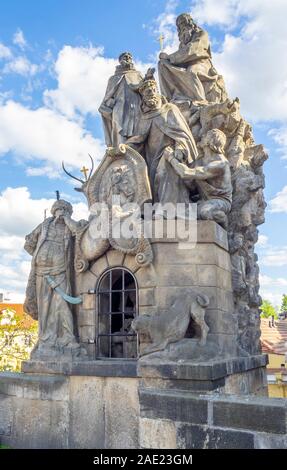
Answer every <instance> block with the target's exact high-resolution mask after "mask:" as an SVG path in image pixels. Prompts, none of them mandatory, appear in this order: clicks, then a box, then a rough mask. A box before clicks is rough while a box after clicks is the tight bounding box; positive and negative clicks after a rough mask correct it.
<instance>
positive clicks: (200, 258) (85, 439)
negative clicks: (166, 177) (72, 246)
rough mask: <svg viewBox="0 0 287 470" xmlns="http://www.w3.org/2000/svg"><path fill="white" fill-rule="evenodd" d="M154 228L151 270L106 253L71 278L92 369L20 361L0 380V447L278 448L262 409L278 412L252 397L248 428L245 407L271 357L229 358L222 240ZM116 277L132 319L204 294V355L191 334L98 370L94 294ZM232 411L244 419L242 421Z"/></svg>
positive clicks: (208, 228)
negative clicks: (125, 282) (129, 283)
mask: <svg viewBox="0 0 287 470" xmlns="http://www.w3.org/2000/svg"><path fill="white" fill-rule="evenodd" d="M160 223H161V222H160V221H155V222H153V223H152V227H151V228H152V230H154V233H153V236H152V237H151V244H152V249H153V254H154V260H153V263H152V264H150V265H149V266H140V265H138V264H137V262H136V260H135V257H134V256H132V255H125V254H123V253H120V252H118V251H115V250H109V251H108V252H107V253H106V254H105V255H104V256H102V257H101V258H100V259H98V260H97V261H96V262H94V263H93V264H92V265H91V266H90V269H89V270H88V271H86V272H85V273H82V274H79V275H78V276H77V282H76V289H77V294H81V295H82V296H83V304H82V305H81V306H80V307H79V308H78V311H77V326H78V332H79V338H80V342H81V344H82V345H83V346H84V347H85V348H86V349H87V351H88V360H81V361H75V360H74V361H66V360H62V361H55V362H53V361H45V362H43V361H26V362H24V363H23V364H22V371H23V373H22V374H0V398H1V402H0V404H1V409H0V417H1V420H0V423H2V424H0V442H1V441H2V442H3V443H4V444H5V443H6V444H8V445H11V446H12V447H31V448H39V447H48V448H53V447H59V448H67V447H71V448H87V447H89V448H140V447H146V448H150V447H158V448H164V447H166V446H167V447H174V448H182V447H183V448H184V447H193V448H195V447H204V445H205V442H206V439H207V440H208V439H211V442H213V441H212V439H213V437H214V436H215V438H216V439H217V441H216V442H217V444H216V445H217V447H219V448H221V447H223V448H224V447H232V445H235V447H236V445H237V444H238V445H237V447H238V446H239V447H240V445H242V447H243V448H244V447H260V446H263V447H264V446H265V447H268V446H271V445H272V442H276V445H280V443H282V442H283V441H282V432H283V428H284V426H283V424H282V423H283V421H282V420H281V419H280V420H279V421H280V423H281V424H282V425H281V424H280V423H279V424H280V426H281V427H280V426H279V425H278V426H279V427H276V424H274V425H273V427H272V426H271V427H270V426H269V427H268V426H267V425H265V424H264V413H265V411H264V410H267V412H268V413H271V412H272V410H275V411H276V413H277V414H278V413H279V414H280V412H282V413H283V412H284V413H285V414H286V410H285V408H284V406H285V405H284V406H283V404H282V403H281V402H280V404H278V406H277V405H272V406H273V408H272V406H271V407H270V406H269V404H268V400H267V399H265V400H267V401H266V402H264V399H263V398H261V399H259V398H252V400H253V401H254V400H255V401H254V403H253V402H252V403H253V404H254V406H253V408H252V410H257V409H258V410H259V413H261V415H260V416H261V418H260V419H261V421H262V423H261V424H260V425H258V424H257V423H256V422H255V421H254V422H253V421H252V419H249V416H248V410H249V409H251V408H248V406H245V404H246V403H245V401H244V400H245V399H247V400H248V403H249V401H250V400H251V396H253V397H254V396H255V395H261V396H262V395H266V391H267V384H266V377H265V366H266V362H267V357H266V356H265V355H260V354H259V355H253V356H252V355H249V356H248V355H246V357H242V356H241V355H240V354H239V351H240V350H239V349H238V348H237V318H236V315H235V314H234V305H233V294H232V285H231V266H230V256H229V251H228V242H227V235H226V231H225V230H224V229H222V228H221V227H220V226H219V225H217V224H216V223H214V222H211V221H200V222H199V223H198V224H197V232H195V233H194V234H193V241H195V239H196V241H197V243H196V244H194V245H193V244H192V243H189V244H186V243H183V242H182V240H181V241H180V242H179V239H178V237H177V236H171V237H170V236H169V237H168V236H166V235H167V234H166V233H165V236H164V237H160V236H159V233H160V232H161V227H160ZM181 223H182V222H181ZM166 229H167V227H165V228H164V230H166ZM113 267H124V268H126V269H128V270H129V271H130V272H131V273H132V274H133V275H134V277H135V279H136V283H137V288H138V308H139V312H138V313H139V315H146V314H155V313H157V312H158V311H161V312H165V311H168V309H169V307H170V305H171V302H172V299H174V297H180V298H183V299H184V298H186V297H187V296H194V295H196V294H205V295H207V296H208V298H209V306H208V308H207V310H206V317H205V320H206V323H207V325H208V327H209V332H208V336H207V343H206V345H204V346H201V347H199V346H198V343H197V341H196V339H195V338H193V337H192V335H190V336H188V335H187V337H186V338H184V339H183V340H181V341H180V344H177V343H174V344H170V345H169V346H168V348H167V350H166V351H163V352H162V351H159V353H154V354H151V355H148V356H143V357H141V358H139V359H138V360H125V359H117V360H116V359H114V360H111V359H106V360H96V358H95V340H96V328H97V320H96V319H97V314H98V312H97V308H98V306H97V286H98V281H99V279H100V276H101V275H102V274H103V273H104V272H105V271H106V270H107V269H109V268H113ZM233 394H235V395H236V396H237V398H236V400H237V402H236V403H237V414H238V420H237V421H236V420H235V419H233V418H234V417H232V419H233V421H232V423H233V427H234V428H235V430H233V431H232V430H230V429H228V428H229V427H230V426H229V425H228V422H227V421H226V420H225V421H224V419H223V418H224V410H225V409H226V410H232V406H231V405H230V400H232V398H228V397H233ZM220 397H221V398H220ZM226 397H227V398H226ZM216 400H217V401H216ZM234 400H235V398H234ZM256 400H257V401H256ZM258 400H263V402H261V401H258ZM215 401H216V404H215ZM217 402H218V403H217ZM240 404H242V410H243V412H244V413H246V416H245V417H243V418H242V419H241V420H240V419H239V418H240V412H239V411H238V410H239V409H240V406H241V405H240ZM244 406H245V407H244ZM256 407H257V408H256ZM213 409H214V411H211V410H213ZM222 410H223V411H222ZM282 410H283V411H282ZM215 412H216V414H213V413H215ZM230 413H231V411H230ZM284 413H283V414H284ZM283 414H282V416H283ZM284 416H285V415H284ZM284 419H285V418H284ZM222 420H223V421H222ZM51 423H53V426H52V427H51ZM222 423H223V424H222ZM218 426H220V427H221V426H222V427H223V428H224V429H223V428H222V429H218ZM252 426H253V427H252ZM238 427H240V428H242V429H244V427H245V428H246V429H247V431H246V432H245V431H244V432H242V430H241V431H238V430H237V428H238ZM225 428H226V429H225ZM285 428H286V423H285ZM285 428H284V429H285ZM265 429H266V431H265ZM265 432H267V433H269V432H270V433H271V437H270V436H269V434H264V433H265ZM194 436H195V437H194ZM274 436H275V437H274ZM264 439H265V441H264ZM274 439H275V440H274ZM283 444H284V443H283ZM283 444H282V445H283ZM284 445H285V444H284Z"/></svg>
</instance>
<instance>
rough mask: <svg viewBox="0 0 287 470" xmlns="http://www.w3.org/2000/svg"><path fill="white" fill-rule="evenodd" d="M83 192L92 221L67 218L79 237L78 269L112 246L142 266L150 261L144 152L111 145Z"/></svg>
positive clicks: (71, 228)
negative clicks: (144, 224)
mask: <svg viewBox="0 0 287 470" xmlns="http://www.w3.org/2000/svg"><path fill="white" fill-rule="evenodd" d="M82 191H83V192H84V194H85V196H86V198H87V201H88V205H89V208H90V211H91V215H90V219H89V222H87V223H86V224H84V225H83V224H82V223H81V224H79V223H77V222H75V221H73V220H71V219H70V220H69V218H68V217H66V218H65V221H66V223H67V225H68V226H69V228H70V230H71V231H72V232H73V233H75V236H76V248H77V250H76V271H77V272H82V271H84V270H86V269H87V268H88V262H89V261H92V260H96V259H97V258H99V257H100V256H102V255H103V254H104V253H105V252H106V251H107V250H108V249H109V248H110V247H113V248H115V249H117V250H119V251H122V252H123V253H129V254H133V255H135V257H136V262H137V263H138V264H139V265H144V264H149V263H150V262H151V261H152V250H151V246H150V243H149V241H148V239H146V238H144V230H143V227H142V221H141V217H140V216H141V212H140V209H141V208H142V207H143V204H144V203H145V202H149V201H150V200H151V189H150V185H149V180H148V176H147V166H146V163H145V161H144V159H143V158H142V157H141V155H139V154H138V153H137V152H136V151H135V150H134V149H132V148H130V147H128V146H127V145H124V144H121V145H120V146H119V147H118V148H113V147H109V148H108V149H107V152H106V154H105V156H104V158H103V160H102V162H101V163H100V164H99V166H98V168H97V169H96V171H95V172H94V174H93V175H92V176H91V177H90V178H89V180H88V181H84V182H82ZM130 225H131V226H132V227H130ZM127 226H129V229H128V230H127V233H126V234H125V233H123V232H124V228H127Z"/></svg>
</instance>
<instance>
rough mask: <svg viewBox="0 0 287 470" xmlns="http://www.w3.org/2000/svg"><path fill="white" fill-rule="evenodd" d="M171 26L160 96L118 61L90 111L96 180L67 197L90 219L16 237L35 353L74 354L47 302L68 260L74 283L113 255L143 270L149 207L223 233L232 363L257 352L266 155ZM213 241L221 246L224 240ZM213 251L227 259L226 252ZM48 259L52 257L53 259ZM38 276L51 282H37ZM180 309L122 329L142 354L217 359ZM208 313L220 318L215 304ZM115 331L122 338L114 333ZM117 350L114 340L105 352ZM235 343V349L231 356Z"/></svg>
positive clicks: (202, 40)
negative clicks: (97, 116)
mask: <svg viewBox="0 0 287 470" xmlns="http://www.w3.org/2000/svg"><path fill="white" fill-rule="evenodd" d="M176 24H177V28H178V34H179V40H180V44H179V49H178V51H176V52H174V53H173V54H166V53H164V52H162V53H161V54H160V61H159V78H160V85H161V92H162V94H160V93H159V91H158V88H157V84H156V81H155V78H154V75H153V73H154V69H149V70H148V72H147V74H146V76H145V77H144V78H142V76H141V75H140V73H139V72H137V71H136V70H135V68H134V66H133V62H132V56H131V54H130V53H123V54H121V55H120V57H119V61H120V65H119V66H118V67H117V69H116V72H115V74H114V75H113V76H112V77H111V78H110V80H109V83H108V86H107V91H106V94H105V97H104V100H103V102H102V104H101V106H100V109H99V111H100V113H101V114H102V117H103V125H104V129H105V137H106V144H107V146H108V148H107V151H106V153H105V155H104V158H103V160H102V162H101V163H100V165H99V166H98V168H97V169H96V170H95V171H93V168H92V170H91V173H90V175H89V177H87V178H86V180H85V181H81V187H80V188H77V189H78V190H80V191H81V192H83V194H84V195H85V196H86V198H87V201H88V205H89V210H90V217H89V220H88V221H81V222H75V221H74V220H73V219H72V218H71V210H70V209H67V208H66V209H67V210H66V209H65V211H64V212H63V213H60V215H59V216H53V217H52V218H51V219H47V221H45V222H43V224H41V226H39V227H38V228H37V229H36V230H35V231H34V232H33V233H32V234H31V235H29V236H28V238H27V243H26V249H27V250H28V251H29V253H31V254H33V264H32V271H31V275H30V281H29V286H28V289H27V301H26V308H27V309H28V310H27V311H29V312H30V313H31V314H32V315H33V314H35V312H36V311H37V308H38V309H39V318H42V319H45V320H43V321H42V319H40V323H41V324H40V341H39V347H40V346H41V345H42V344H43V345H44V346H45V347H46V345H45V341H46V336H45V335H48V336H47V338H48V339H49V341H50V333H51V335H52V336H51V337H53V338H54V339H53V340H52V339H51V344H52V345H53V347H54V346H55V345H57V347H58V346H59V347H60V346H61V347H62V346H63V347H64V348H65V347H71V348H74V349H75V350H77V348H78V344H77V343H76V341H75V339H74V336H73V324H72V317H71V311H70V309H69V306H68V304H67V303H66V301H65V300H64V298H63V297H61V296H60V299H59V300H56V299H58V293H57V291H56V289H58V288H60V289H62V291H63V292H64V293H65V294H66V296H67V295H68V296H69V294H70V288H69V282H70V280H71V274H70V270H71V266H72V261H73V262H74V266H75V271H76V273H77V274H80V273H85V272H86V271H88V270H89V267H90V265H91V264H93V263H94V262H95V261H96V260H97V259H98V258H101V257H103V255H105V254H106V255H107V256H106V258H108V254H109V253H108V251H109V250H111V249H114V250H116V251H117V252H120V253H123V254H125V255H132V256H133V257H134V259H133V261H132V264H133V266H135V267H136V269H142V268H145V267H148V268H153V266H150V265H152V263H153V256H154V253H153V250H152V244H151V242H150V240H149V239H147V238H145V236H144V235H145V234H144V230H143V223H144V216H145V214H144V211H143V206H144V204H145V203H147V202H150V201H152V202H154V203H159V204H158V205H157V206H158V207H157V208H156V210H155V212H154V218H157V216H160V217H162V216H163V215H164V212H163V211H162V207H164V205H166V204H174V205H175V204H177V203H190V202H196V203H197V204H198V218H199V219H205V220H213V221H215V222H217V223H218V224H219V225H221V226H222V227H223V228H224V229H225V230H226V232H227V234H228V240H229V253H228V252H227V254H228V263H226V266H227V264H228V268H226V271H227V269H229V266H230V261H231V266H232V282H233V293H232V295H233V300H234V312H233V308H231V310H232V312H233V313H234V314H233V317H232V318H234V322H235V323H236V334H237V347H238V354H240V355H248V354H256V353H258V352H259V351H260V344H259V336H260V331H259V306H260V303H261V298H260V296H259V281H258V277H259V271H258V264H257V255H256V254H255V251H254V247H255V243H256V241H257V238H258V230H257V226H258V225H260V224H262V223H263V222H264V209H265V202H264V195H263V189H264V174H263V164H264V162H265V160H266V159H267V154H266V152H265V150H264V148H263V147H262V146H261V145H256V144H255V142H254V139H253V135H252V129H251V126H250V125H249V124H248V123H247V122H246V121H245V119H244V118H243V117H242V116H241V112H240V102H239V99H238V98H235V99H234V100H231V99H229V98H228V97H227V94H226V91H225V87H224V82H223V79H222V77H221V76H220V75H219V74H218V73H217V71H216V70H215V68H214V66H213V64H212V61H211V52H210V45H209V40H208V35H207V33H206V32H205V31H204V30H203V29H201V28H200V27H199V26H197V25H196V24H195V23H194V21H193V19H192V17H191V16H190V15H188V14H183V15H180V16H179V17H178V18H177V22H176ZM76 179H77V178H76ZM57 204H60V202H58V203H57ZM63 204H64V203H63ZM65 204H67V203H65ZM100 204H104V206H105V208H104V209H103V206H100ZM135 204H136V205H137V206H136V207H135ZM56 207H57V205H56V206H55V208H54V209H53V213H55V214H56V212H57V211H56ZM67 207H69V206H67ZM163 210H164V209H163ZM58 212H59V211H58ZM99 226H100V227H102V228H104V230H105V232H104V233H103V232H102V231H101V229H100V230H99ZM103 226H104V227H103ZM123 226H126V227H129V236H128V237H126V236H123V233H122V232H121V229H122V227H123ZM213 226H214V225H213ZM216 227H217V226H216ZM218 229H219V227H217V228H216V230H218ZM220 230H221V232H222V229H221V228H220ZM220 230H219V233H220ZM115 233H116V234H115ZM224 237H225V240H226V233H224ZM207 238H208V237H207ZM39 240H40V241H39ZM73 240H75V247H74V251H73V250H72V241H73ZM38 241H39V245H38ZM44 241H45V243H46V244H45V243H44ZM42 242H43V243H44V244H43V247H49V246H50V245H51V249H49V250H48V251H47V252H44V251H43V250H44V248H43V247H42ZM49 244H50V245H49ZM222 246H224V249H225V250H226V251H227V250H228V247H227V243H225V244H223V245H222ZM60 247H61V248H60ZM218 249H219V248H218ZM57 250H60V251H61V253H60V255H59V256H55V257H54V253H57ZM195 250H196V249H195ZM154 251H155V253H156V248H155V249H154ZM73 253H74V254H73ZM167 253H168V252H167ZM229 255H230V257H229ZM119 259H120V258H119ZM41 260H42V261H41ZM41 263H42V264H41ZM129 263H130V261H129ZM155 265H156V263H155ZM217 268H218V269H219V271H218V272H219V274H220V273H221V274H222V275H223V274H225V275H226V276H227V277H228V276H230V274H229V271H228V273H222V272H221V270H222V269H223V268H222V267H221V266H217ZM46 274H48V275H49V276H51V277H52V278H53V279H52V281H51V280H50V281H49V279H47V280H46V277H45V276H46ZM87 274H88V273H87ZM53 276H54V277H53ZM229 279H230V278H229ZM46 281H47V282H46ZM212 282H217V281H214V280H213V281H212ZM228 282H229V285H230V281H229V280H228V279H227V280H226V285H227V284H228ZM216 285H217V284H216ZM190 287H192V288H193V287H194V286H189V288H190ZM199 287H200V286H199ZM209 287H210V286H209ZM93 288H94V287H93ZM58 290H59V289H58ZM189 292H190V291H189ZM199 292H202V291H200V290H199ZM145 295H148V294H147V293H145ZM149 295H152V294H149ZM216 295H217V294H216ZM43 296H44V297H45V299H44V297H43ZM67 298H68V297H67ZM210 298H211V299H212V296H210ZM47 299H48V300H47ZM68 299H69V298H68ZM186 299H187V303H185V301H184V299H182V296H181V295H180V294H178V297H176V298H174V300H173V301H172V302H171V303H170V304H169V306H166V307H165V308H163V309H162V310H160V309H159V308H158V309H157V311H156V313H153V314H146V315H142V312H140V316H139V317H138V318H137V319H136V320H134V321H133V325H132V328H133V329H134V330H135V331H137V332H139V333H140V335H142V334H143V332H145V333H146V334H147V335H148V336H149V339H150V344H149V345H147V346H146V347H145V348H144V351H143V352H142V353H143V354H144V355H149V354H151V353H154V352H158V351H166V350H167V349H168V350H169V352H170V353H172V354H173V356H172V357H175V358H178V357H180V356H181V353H182V352H183V351H184V350H185V354H186V357H188V358H190V356H191V355H192V354H197V356H198V357H203V352H202V351H203V349H202V348H204V351H205V352H206V354H205V356H204V357H205V358H207V357H208V358H210V357H214V354H221V351H224V348H223V343H224V341H225V338H223V339H222V338H217V333H212V334H211V333H210V334H209V335H208V341H207V344H205V342H206V335H207V332H208V327H207V325H206V324H205V320H204V312H205V308H206V307H207V305H208V301H207V299H206V298H205V297H204V296H203V297H200V296H196V293H195V295H194V297H192V299H191V298H190V294H188V295H187V296H186ZM145 300H146V299H145ZM233 300H232V299H231V303H232V302H233ZM49 302H50V304H49ZM57 302H59V304H58V303H57ZM221 302H222V303H223V300H221ZM60 303H61V306H62V305H63V309H62V310H60V306H59V305H60ZM61 308H62V307H61ZM217 308H218V309H219V310H220V308H221V307H220V305H219V306H217ZM226 308H227V307H226ZM228 309H229V310H230V308H229V306H228ZM40 311H41V312H42V313H40ZM50 317H51V319H53V318H57V322H58V323H55V324H56V325H58V326H57V327H55V325H54V323H53V327H52V326H50V323H47V321H48V320H47V319H49V318H50ZM190 319H193V320H194V322H195V324H196V325H197V327H198V329H199V331H200V332H201V333H200V335H199V336H198V337H197V338H198V344H197V346H196V348H194V349H192V351H191V349H190V344H191V343H190V341H189V340H190V339H192V338H185V335H186V331H187V328H188V325H189V322H190ZM208 321H209V320H208ZM62 323H63V325H62ZM47 325H48V326H47ZM59 325H60V327H61V328H60V327H59ZM129 327H130V325H129ZM60 329H61V331H62V330H63V333H61V335H60ZM121 331H125V327H124V326H122V330H121V329H119V333H120V332H121ZM234 334H235V333H234ZM118 336H120V334H119V335H118ZM48 339H47V341H48ZM217 339H218V342H217ZM49 341H48V342H49ZM53 341H54V342H53ZM117 341H118V340H117V339H116V338H114V349H115V350H116V349H117V347H118V345H117ZM220 341H221V343H222V344H221V343H220ZM183 342H184V345H183ZM64 343H65V344H64ZM234 343H235V340H234V341H233V343H232V347H233V345H234ZM170 344H172V346H169V345H170ZM44 346H43V347H44ZM184 348H185V349H184ZM228 348H229V350H232V351H233V349H232V348H231V347H229V346H228V347H226V349H225V351H226V350H227V351H228ZM171 349H173V352H171ZM227 354H228V352H227ZM170 357H171V356H170Z"/></svg>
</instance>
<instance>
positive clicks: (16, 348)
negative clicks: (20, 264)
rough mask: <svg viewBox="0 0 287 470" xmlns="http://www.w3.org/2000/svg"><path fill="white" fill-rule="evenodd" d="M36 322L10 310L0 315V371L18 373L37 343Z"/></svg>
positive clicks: (7, 309) (6, 309)
mask: <svg viewBox="0 0 287 470" xmlns="http://www.w3.org/2000/svg"><path fill="white" fill-rule="evenodd" d="M37 330H38V327H37V322H36V321H34V320H32V319H31V318H30V317H29V316H28V315H27V314H24V316H18V315H17V314H16V312H15V311H14V310H13V309H11V308H5V310H4V311H3V312H1V314H0V371H1V370H2V371H20V370H21V362H22V361H25V360H27V359H29V356H30V352H31V350H32V348H33V347H34V345H35V343H36V341H37V337H38V335H37Z"/></svg>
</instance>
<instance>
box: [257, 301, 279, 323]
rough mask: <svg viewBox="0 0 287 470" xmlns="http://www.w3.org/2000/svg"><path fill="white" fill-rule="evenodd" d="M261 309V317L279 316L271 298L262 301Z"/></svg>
mask: <svg viewBox="0 0 287 470" xmlns="http://www.w3.org/2000/svg"><path fill="white" fill-rule="evenodd" d="M260 310H261V317H263V318H269V317H274V318H276V319H277V318H278V316H277V312H276V309H275V307H274V306H273V305H272V304H271V302H269V300H263V301H262V304H261V307H260Z"/></svg>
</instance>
